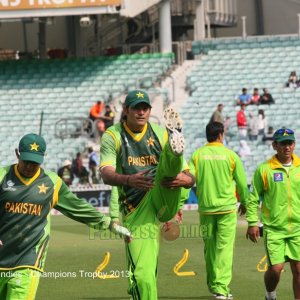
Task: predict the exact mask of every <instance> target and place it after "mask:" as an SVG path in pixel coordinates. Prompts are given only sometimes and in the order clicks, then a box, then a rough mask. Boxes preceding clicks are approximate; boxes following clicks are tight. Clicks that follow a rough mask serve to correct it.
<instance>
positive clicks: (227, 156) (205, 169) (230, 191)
mask: <svg viewBox="0 0 300 300" xmlns="http://www.w3.org/2000/svg"><path fill="white" fill-rule="evenodd" d="M189 167H190V172H191V173H192V174H193V175H194V176H195V178H196V187H197V191H196V192H197V197H198V199H199V204H198V207H199V212H200V213H218V212H224V211H231V210H235V209H236V202H237V199H236V189H237V192H238V194H239V196H240V201H241V203H242V204H245V203H246V199H247V197H248V186H247V178H246V174H245V171H244V168H243V164H242V162H241V160H240V158H239V156H238V155H237V154H236V153H235V152H233V151H231V150H230V149H228V148H226V147H225V146H224V145H223V144H222V143H218V142H213V143H208V144H206V145H205V146H204V147H201V148H199V149H197V150H196V151H195V152H194V153H193V154H192V157H191V160H190V163H189Z"/></svg>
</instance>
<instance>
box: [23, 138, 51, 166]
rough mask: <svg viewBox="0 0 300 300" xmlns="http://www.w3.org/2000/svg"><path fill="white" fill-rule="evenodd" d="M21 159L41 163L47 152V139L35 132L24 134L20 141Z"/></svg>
mask: <svg viewBox="0 0 300 300" xmlns="http://www.w3.org/2000/svg"><path fill="white" fill-rule="evenodd" d="M19 152H20V159H21V160H23V161H33V162H35V163H38V164H41V163H42V162H43V161H44V156H45V152H46V142H45V140H44V139H43V138H42V137H41V136H40V135H37V134H35V133H29V134H26V135H24V136H23V137H22V138H21V140H20V143H19Z"/></svg>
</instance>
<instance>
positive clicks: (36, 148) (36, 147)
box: [30, 142, 40, 151]
mask: <svg viewBox="0 0 300 300" xmlns="http://www.w3.org/2000/svg"><path fill="white" fill-rule="evenodd" d="M39 146H40V145H38V144H36V143H35V142H34V143H33V144H30V150H35V151H39Z"/></svg>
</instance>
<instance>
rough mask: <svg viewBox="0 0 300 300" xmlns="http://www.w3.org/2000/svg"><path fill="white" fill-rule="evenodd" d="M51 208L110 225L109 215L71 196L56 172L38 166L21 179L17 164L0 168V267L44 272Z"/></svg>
mask: <svg viewBox="0 0 300 300" xmlns="http://www.w3.org/2000/svg"><path fill="white" fill-rule="evenodd" d="M53 207H54V208H55V209H57V210H59V211H60V212H62V213H63V214H64V215H66V216H68V217H70V218H72V219H74V220H76V221H79V222H81V223H85V224H87V225H89V226H91V227H94V226H98V227H99V228H107V227H108V225H109V220H110V218H108V217H105V216H103V215H102V214H101V213H99V212H98V211H97V210H96V209H95V208H94V207H93V206H91V205H90V204H89V203H88V202H86V201H85V200H84V199H79V198H78V197H77V196H76V195H74V194H73V193H72V192H71V191H70V190H69V189H68V187H67V186H66V184H65V183H64V182H63V181H62V180H61V179H60V177H58V176H57V174H55V173H53V172H50V171H46V170H44V169H42V168H39V170H38V171H37V173H36V174H35V175H34V176H33V177H32V178H24V177H22V176H21V175H20V173H19V172H18V169H17V165H12V166H8V167H5V168H0V240H1V241H2V242H3V246H0V270H9V269H17V268H24V267H27V268H32V269H36V270H39V271H43V266H44V262H45V257H46V253H47V248H48V242H49V234H50V211H51V209H52V208H53Z"/></svg>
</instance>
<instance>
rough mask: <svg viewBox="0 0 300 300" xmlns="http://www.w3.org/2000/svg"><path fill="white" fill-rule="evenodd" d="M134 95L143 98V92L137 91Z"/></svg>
mask: <svg viewBox="0 0 300 300" xmlns="http://www.w3.org/2000/svg"><path fill="white" fill-rule="evenodd" d="M136 96H137V97H138V98H144V94H143V93H141V92H138V93H137V94H136Z"/></svg>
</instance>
